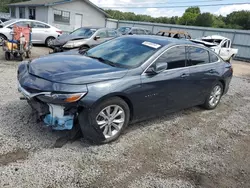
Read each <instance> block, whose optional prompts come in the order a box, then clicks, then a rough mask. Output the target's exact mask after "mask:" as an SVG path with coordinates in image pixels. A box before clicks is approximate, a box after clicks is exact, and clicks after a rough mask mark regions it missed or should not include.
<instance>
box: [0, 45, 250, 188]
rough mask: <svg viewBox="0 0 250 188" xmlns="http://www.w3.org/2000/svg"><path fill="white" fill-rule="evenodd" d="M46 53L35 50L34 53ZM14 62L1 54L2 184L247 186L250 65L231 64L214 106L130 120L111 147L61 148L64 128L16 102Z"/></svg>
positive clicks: (25, 187) (45, 187)
mask: <svg viewBox="0 0 250 188" xmlns="http://www.w3.org/2000/svg"><path fill="white" fill-rule="evenodd" d="M0 51H1V50H0ZM46 53H48V49H46V48H44V47H35V48H34V49H33V57H36V56H38V55H39V54H46ZM17 64H18V62H14V61H12V62H6V61H4V60H3V54H2V52H0V75H1V76H0V91H1V92H0V187H4V188H5V187H11V188H12V187H15V188H16V187H17V188H19V187H20V188H29V187H30V188H34V187H36V188H40V187H41V188H55V187H62V188H66V187H67V188H69V187H72V188H74V187H107V188H110V187H119V188H125V187H129V188H139V187H140V188H149V187H154V188H163V187H173V188H193V187H211V188H215V187H219V188H221V187H227V188H229V187H232V188H234V187H241V188H244V187H245V188H248V187H250V179H249V177H250V147H249V145H250V116H249V111H250V77H248V76H249V74H250V71H246V69H247V68H248V70H250V64H246V63H240V62H235V63H234V67H235V75H236V77H234V78H233V80H232V83H231V88H230V90H229V93H228V94H227V95H226V96H224V97H223V99H222V101H221V104H220V105H219V106H218V108H217V109H216V110H214V111H205V110H203V109H201V108H199V107H194V108H190V109H187V110H183V111H180V112H177V113H173V114H166V115H164V116H161V117H158V118H154V119H151V120H149V121H144V122H141V123H137V124H134V125H131V126H129V127H128V129H127V130H126V132H125V134H124V135H122V136H121V137H120V139H119V140H118V141H116V142H114V143H112V144H107V145H101V146H96V145H91V144H89V143H88V142H87V141H85V140H83V139H82V140H76V141H74V142H68V143H66V144H65V145H63V146H62V147H61V148H55V143H57V141H58V140H60V138H62V137H63V136H64V135H65V134H66V133H65V132H56V131H52V130H50V129H48V128H45V127H44V126H43V125H41V124H38V123H36V122H35V119H34V117H33V114H32V111H31V109H30V107H29V106H28V105H27V103H26V102H25V101H20V100H19V96H20V95H19V93H18V92H17V87H16V84H17V82H16V68H17ZM239 64H240V66H239ZM242 66H243V68H242ZM239 67H241V68H239ZM246 67H247V68H246ZM241 70H242V71H241Z"/></svg>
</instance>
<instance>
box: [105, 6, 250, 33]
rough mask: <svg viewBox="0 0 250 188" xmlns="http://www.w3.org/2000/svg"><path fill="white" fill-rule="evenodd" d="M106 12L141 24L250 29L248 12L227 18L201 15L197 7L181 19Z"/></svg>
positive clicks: (189, 10)
mask: <svg viewBox="0 0 250 188" xmlns="http://www.w3.org/2000/svg"><path fill="white" fill-rule="evenodd" d="M106 12H107V13H108V14H109V15H110V16H111V17H112V18H113V19H117V20H130V21H141V22H153V23H164V24H179V25H189V26H202V27H214V28H228V29H244V30H249V29H250V11H235V12H232V13H231V14H228V15H227V16H222V15H220V16H217V15H214V14H211V13H209V12H205V13H201V11H200V8H199V7H190V8H187V9H186V10H185V12H184V14H183V15H182V16H181V17H178V16H173V17H157V18H154V17H152V16H149V15H142V14H135V13H133V12H121V11H118V10H106Z"/></svg>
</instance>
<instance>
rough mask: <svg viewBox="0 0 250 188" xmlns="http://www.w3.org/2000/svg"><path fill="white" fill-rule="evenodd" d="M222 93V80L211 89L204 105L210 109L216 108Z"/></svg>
mask: <svg viewBox="0 0 250 188" xmlns="http://www.w3.org/2000/svg"><path fill="white" fill-rule="evenodd" d="M222 94H223V85H222V84H221V83H220V82H218V83H216V84H215V85H214V86H213V88H212V89H211V92H210V94H209V96H208V97H207V99H206V101H205V103H204V104H203V107H204V108H206V109H208V110H213V109H215V108H216V107H217V106H218V104H219V103H220V100H221V97H222Z"/></svg>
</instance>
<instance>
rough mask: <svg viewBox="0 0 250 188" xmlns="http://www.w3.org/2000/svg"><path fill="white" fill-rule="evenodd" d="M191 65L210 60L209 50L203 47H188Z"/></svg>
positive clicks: (189, 63)
mask: <svg viewBox="0 0 250 188" xmlns="http://www.w3.org/2000/svg"><path fill="white" fill-rule="evenodd" d="M188 57H189V62H188V65H189V66H195V65H202V64H207V63H209V62H210V60H209V59H210V58H209V52H208V51H207V50H205V49H203V48H198V47H189V48H188Z"/></svg>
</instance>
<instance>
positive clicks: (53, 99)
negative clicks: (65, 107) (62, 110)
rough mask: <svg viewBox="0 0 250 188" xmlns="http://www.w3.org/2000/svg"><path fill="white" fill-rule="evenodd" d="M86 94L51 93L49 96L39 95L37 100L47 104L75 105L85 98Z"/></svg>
mask: <svg viewBox="0 0 250 188" xmlns="http://www.w3.org/2000/svg"><path fill="white" fill-rule="evenodd" d="M86 94H87V92H84V93H51V94H49V95H48V94H47V95H39V96H37V98H38V99H39V100H41V101H43V102H46V103H74V102H77V101H79V100H80V99H81V98H83V97H84V96H85V95H86Z"/></svg>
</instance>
